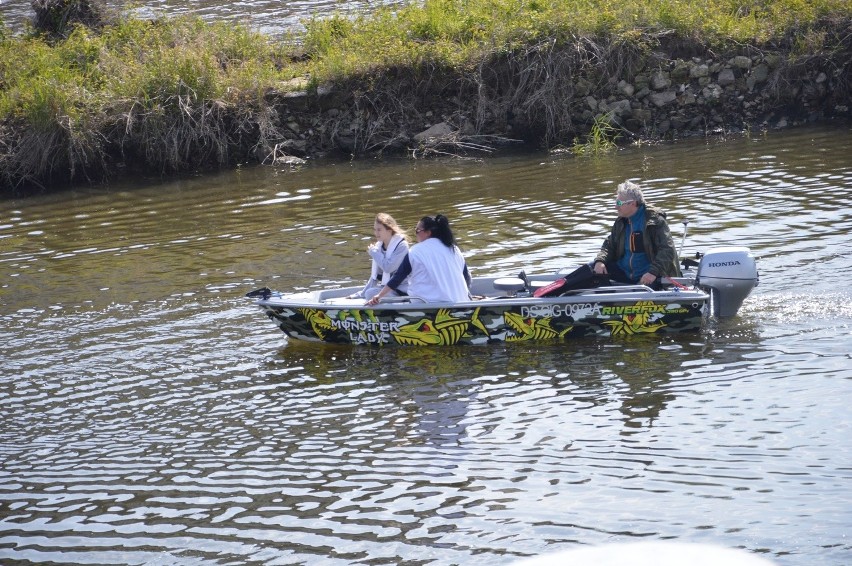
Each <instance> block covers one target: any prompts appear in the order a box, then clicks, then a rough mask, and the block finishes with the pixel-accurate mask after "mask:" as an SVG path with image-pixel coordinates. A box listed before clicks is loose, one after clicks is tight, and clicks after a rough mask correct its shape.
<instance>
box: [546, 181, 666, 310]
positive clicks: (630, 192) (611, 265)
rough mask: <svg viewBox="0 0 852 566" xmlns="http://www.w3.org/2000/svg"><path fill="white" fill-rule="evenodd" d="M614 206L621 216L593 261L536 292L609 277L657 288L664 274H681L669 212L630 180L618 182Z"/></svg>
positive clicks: (554, 291) (585, 284) (550, 293)
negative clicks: (656, 204) (669, 223)
mask: <svg viewBox="0 0 852 566" xmlns="http://www.w3.org/2000/svg"><path fill="white" fill-rule="evenodd" d="M615 210H616V213H617V214H618V218H616V219H615V223H614V224H613V225H612V231H611V232H610V234H609V236H607V237H606V239H605V240H604V242H603V245H602V246H601V249H600V251H599V252H598V255H597V256H596V257H595V259H594V261H593V262H590V263H589V264H587V265H583V266H581V267H579V268H578V269H576V270H575V271H573V272H572V273H569V274H568V275H567V276H565V277H564V278H563V279H560V280H558V281H557V282H554V284H552V285H548V286H547V287H543V288H541V289H539V290H538V291H536V293H535V295H536V296H539V297H541V296H553V295H559V294H562V293H564V292H565V291H569V290H571V289H584V288H589V287H597V286H599V285H602V284H606V283H608V281H615V282H617V283H626V284H637V283H638V284H640V285H647V286H649V287H651V288H652V289H655V290H657V289H660V288H661V283H660V278H661V277H663V276H665V277H680V275H681V271H680V266H679V265H678V257H677V251H676V249H675V245H674V240H673V239H672V233H671V231H670V230H669V225H668V224H667V223H666V213H665V212H663V211H662V210H660V209H659V208H656V207H654V206H651V205H650V204H648V203H647V202H645V197H644V195H643V194H642V189H641V187H639V185H637V184H636V183H631V182H630V181H625V182H623V183H621V184H620V185H618V189H617V192H616V195H615Z"/></svg>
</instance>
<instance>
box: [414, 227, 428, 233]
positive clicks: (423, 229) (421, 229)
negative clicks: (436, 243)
mask: <svg viewBox="0 0 852 566" xmlns="http://www.w3.org/2000/svg"><path fill="white" fill-rule="evenodd" d="M420 232H426V228H415V229H414V233H415V234H419V233H420Z"/></svg>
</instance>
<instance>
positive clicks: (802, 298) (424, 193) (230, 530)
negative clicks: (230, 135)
mask: <svg viewBox="0 0 852 566" xmlns="http://www.w3.org/2000/svg"><path fill="white" fill-rule="evenodd" d="M850 139H852V138H850V135H849V130H848V128H844V127H835V126H829V125H825V126H820V127H812V128H810V127H809V128H800V129H793V130H788V131H783V132H769V133H766V134H762V135H759V136H753V137H750V138H729V139H706V140H705V139H701V140H690V141H682V142H679V143H677V144H674V145H645V146H638V147H631V148H627V149H623V150H621V151H619V152H617V153H614V154H611V155H607V156H604V157H600V158H597V159H578V158H574V157H571V156H570V155H546V154H530V155H522V156H517V155H516V156H511V157H508V156H507V157H497V158H493V159H489V160H486V161H465V160H445V161H413V160H386V161H369V162H335V163H309V164H308V165H307V166H305V167H303V168H301V169H296V170H289V169H274V168H269V167H257V168H243V169H240V170H237V171H234V172H228V173H223V174H220V175H212V176H203V177H198V178H190V179H184V180H176V181H167V182H162V181H156V180H144V179H140V180H138V181H137V182H136V183H133V184H129V183H128V184H122V185H114V186H110V187H102V188H80V189H76V190H73V191H68V192H62V193H57V194H45V195H41V196H36V197H32V198H28V199H22V200H12V201H3V202H0V211H2V212H0V315H2V318H0V414H1V415H2V420H0V563H3V564H10V563H11V564H36V563H48V562H49V563H61V564H72V563H73V564H170V565H172V564H178V565H201V564H203V565H212V564H309V565H313V564H430V565H449V564H466V565H467V564H488V565H493V564H511V563H512V562H513V561H515V560H517V559H519V558H521V557H525V556H531V555H537V554H542V553H547V552H551V551H556V550H562V549H569V548H576V547H578V546H581V545H598V544H603V543H608V542H625V541H632V540H678V541H684V542H702V543H711V544H716V545H721V546H726V547H733V548H740V549H744V550H746V551H749V552H754V553H758V554H760V555H762V556H764V557H766V558H768V559H770V560H772V561H773V562H774V563H776V564H778V565H802V566H804V565H808V566H810V565H813V564H820V565H821V566H832V565H836V566H841V565H845V564H849V563H850V562H852V552H850V541H849V538H848V534H849V527H850V524H852V508H851V507H850V502H849V496H848V494H849V485H850V484H849V481H850V478H852V471H850V462H852V457H850V432H851V431H850V425H851V424H852V417H851V416H850V411H849V407H848V403H849V400H850V398H852V396H850V395H852V363H850V357H852V356H850V350H852V291H850V285H849V280H850V277H852V268H851V267H850V264H852V247H850V245H849V230H848V226H849V225H850V221H852V208H850V205H849V203H848V201H849V195H850V194H852V160H850V157H849V156H850V155H852V143H850ZM626 178H630V179H633V180H636V181H638V182H640V183H641V184H642V185H643V186H644V187H645V193H646V196H647V198H648V200H649V201H650V202H652V203H656V204H658V205H661V206H663V207H664V208H666V209H667V210H668V211H669V221H670V223H671V225H672V227H673V232H674V234H675V239H676V242H677V243H678V245H679V246H680V245H681V244H682V237H681V235H682V233H683V229H684V224H683V222H684V221H688V224H687V225H686V226H687V229H688V233H687V236H686V238H685V243H683V253H684V254H687V253H692V252H694V251H696V250H701V249H705V248H706V247H707V246H709V245H712V244H745V245H748V246H750V248H751V249H752V252H753V253H754V254H755V256H756V257H757V258H758V267H759V269H760V285H759V286H758V287H757V288H756V289H755V291H754V292H753V294H752V295H751V297H749V298H748V299H747V301H746V303H745V305H744V306H743V309H742V311H741V312H740V315H739V316H738V317H736V318H734V319H731V320H725V321H721V322H711V323H710V324H708V326H707V328H705V329H704V330H703V331H702V332H700V333H697V334H685V335H678V336H666V337H647V336H646V337H627V338H618V339H612V340H602V339H589V340H581V341H578V342H575V343H568V344H564V343H559V342H554V343H538V344H535V345H524V344H510V345H494V346H488V347H469V348H463V347H462V348H443V349H428V348H427V349H423V348H369V347H364V348H353V347H333V346H324V345H312V344H307V345H306V344H301V343H288V342H287V340H286V339H285V337H284V335H283V334H282V333H281V332H280V331H279V330H278V329H277V328H276V327H275V326H274V325H273V324H272V323H271V322H269V321H268V320H267V319H266V318H265V317H264V316H263V314H262V313H261V312H260V311H259V310H256V308H255V307H253V306H252V305H251V302H250V301H249V300H248V299H246V298H245V297H244V296H243V295H244V293H246V292H247V291H250V290H252V289H254V288H257V287H260V286H264V285H268V286H270V287H274V288H278V289H284V290H290V289H296V288H310V287H313V286H318V285H335V284H353V282H356V283H357V282H361V281H363V280H364V279H365V278H366V277H367V275H368V271H369V269H368V256H367V254H366V251H365V250H366V246H367V244H368V242H369V237H370V236H371V232H372V230H371V226H372V217H373V215H374V214H375V213H376V212H378V211H388V212H390V213H392V214H394V215H395V216H396V217H397V219H398V220H399V221H400V222H401V223H402V224H403V225H404V226H406V227H408V228H410V229H413V227H414V224H415V222H416V220H417V218H418V217H419V216H421V215H423V214H435V213H439V212H440V213H445V214H446V215H447V216H448V217H449V218H450V220H451V221H452V223H453V228H454V230H455V232H456V235H457V236H458V238H459V240H460V244H461V246H462V248H463V250H464V253H465V255H466V256H467V258H468V262H469V264H470V266H471V269H472V271H473V272H474V274H477V273H479V274H485V273H497V274H501V275H514V274H516V273H517V272H518V271H520V270H521V269H525V270H527V271H528V272H536V271H539V270H541V271H549V270H551V269H557V268H560V267H563V266H568V265H573V264H576V263H579V262H581V261H585V260H587V259H588V258H590V257H591V256H592V254H594V252H595V250H596V248H597V247H598V246H599V245H600V242H601V240H602V237H603V235H604V234H605V232H606V231H607V229H608V227H609V225H610V224H611V222H612V220H613V218H614V210H613V206H612V200H613V194H614V188H615V184H617V183H618V182H620V181H622V180H624V179H626Z"/></svg>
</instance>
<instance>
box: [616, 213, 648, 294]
mask: <svg viewBox="0 0 852 566" xmlns="http://www.w3.org/2000/svg"><path fill="white" fill-rule="evenodd" d="M644 230H645V205H644V204H643V205H642V206H640V207H639V208H638V210H636V214H634V215H633V216H631V217H630V218H627V230H626V231H625V235H626V236H627V237H626V238H624V255H623V256H622V257H621V259H619V260H618V267H620V268H621V270H622V271H624V273H625V274H626V275H627V277H628V278H629V279H630V281H632V282H633V283H637V282H638V281H639V278H640V277H642V276H643V275H645V274H646V273H647V272H648V269H649V268H650V267H651V261H650V259H648V254H646V253H645V252H644V245H643V246H642V247H641V250H642V251H633V246H631V242H633V241H634V238H635V239H636V240H637V241H642V238H643V235H642V232H643V231H644ZM634 233H636V234H637V235H636V236H632V234H634Z"/></svg>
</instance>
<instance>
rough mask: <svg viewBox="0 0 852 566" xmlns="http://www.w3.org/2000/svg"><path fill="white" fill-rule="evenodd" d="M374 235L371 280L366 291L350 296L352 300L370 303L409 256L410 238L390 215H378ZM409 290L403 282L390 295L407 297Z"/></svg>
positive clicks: (369, 251)
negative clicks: (364, 300) (368, 301)
mask: <svg viewBox="0 0 852 566" xmlns="http://www.w3.org/2000/svg"><path fill="white" fill-rule="evenodd" d="M373 234H375V236H376V241H375V242H373V243H372V244H370V245H369V246H367V253H368V254H370V257H371V258H372V266H371V268H370V279H368V280H367V284H366V285H364V288H363V289H361V290H360V291H358V292H357V293H353V294H352V295H349V298H350V299H370V298H372V297H373V296H374V295H376V294H377V293H378V292H379V291H380V290H381V289H382V286H383V285H387V283H388V281H390V279H391V277H393V275H394V273H396V271H397V269H399V266H400V265H401V264H402V262H403V260H404V259H405V256H406V255H407V254H408V234H406V233H405V230H403V229H402V228H400V227H399V224H397V223H396V220H394V219H393V216H391V215H390V214H387V213H384V212H380V213H378V214H377V215H376V219H375V221H374V222H373ZM407 289H408V283H407V282H402V283H401V284H400V285H399V286H398V287H397V288H396V289H395V290H393V289H392V290H390V291H389V293H393V294H394V295H405V294H406V290H407Z"/></svg>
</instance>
